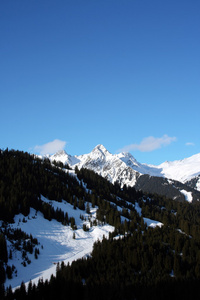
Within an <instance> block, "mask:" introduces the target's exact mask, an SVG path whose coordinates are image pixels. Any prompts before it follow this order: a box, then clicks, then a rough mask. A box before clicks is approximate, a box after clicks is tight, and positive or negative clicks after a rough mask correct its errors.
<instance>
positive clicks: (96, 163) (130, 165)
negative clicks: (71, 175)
mask: <svg viewBox="0 0 200 300" xmlns="http://www.w3.org/2000/svg"><path fill="white" fill-rule="evenodd" d="M49 158H50V159H51V160H56V161H61V162H63V163H64V164H65V163H67V164H69V166H70V167H72V168H74V167H75V166H77V167H78V168H81V167H84V168H88V169H91V170H93V171H95V172H96V173H98V174H99V175H101V176H103V177H105V178H107V179H108V180H109V181H111V182H112V183H114V182H116V181H117V182H119V183H120V184H121V185H122V186H123V185H124V184H126V185H128V186H134V185H135V184H136V181H137V179H138V178H139V177H140V176H141V175H150V176H156V177H163V178H168V179H173V180H176V181H180V182H181V183H184V184H185V183H187V182H189V181H191V180H192V179H194V178H196V185H195V186H193V188H195V189H197V190H199V191H200V178H199V176H200V153H199V154H196V155H193V156H191V157H189V158H185V159H183V160H176V161H173V162H168V161H166V162H164V163H162V164H160V165H158V166H155V165H148V164H141V163H139V162H138V161H137V160H136V159H135V158H134V157H133V156H132V154H130V153H125V152H123V153H119V154H111V153H110V152H109V151H108V150H107V149H106V148H105V147H104V146H103V145H97V146H96V147H95V148H94V149H93V150H92V151H91V152H90V153H88V154H83V155H80V156H71V155H68V154H67V153H66V152H65V151H60V152H58V153H56V154H54V155H52V156H49Z"/></svg>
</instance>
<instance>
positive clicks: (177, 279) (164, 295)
mask: <svg viewBox="0 0 200 300" xmlns="http://www.w3.org/2000/svg"><path fill="white" fill-rule="evenodd" d="M42 196H43V197H46V198H47V199H51V200H56V201H59V202H61V201H63V200H65V201H66V202H68V203H70V204H71V205H73V207H74V209H76V208H79V209H81V210H82V211H88V213H89V205H88V203H90V204H91V206H92V207H97V213H96V217H97V219H96V220H93V221H91V227H90V228H92V226H101V225H102V224H105V223H108V224H110V225H113V226H114V227H115V231H114V232H113V233H112V234H110V236H109V239H106V238H104V239H103V241H102V242H100V241H98V242H96V243H95V244H94V248H93V252H92V254H91V256H89V257H87V258H86V257H85V258H82V259H79V260H77V261H75V262H73V263H72V265H67V266H65V265H64V264H63V263H61V264H58V265H57V273H56V276H53V275H52V277H51V279H50V281H45V282H44V281H42V280H41V281H40V282H39V283H38V286H36V285H34V284H32V283H31V282H30V284H29V287H28V290H27V291H26V289H25V285H24V283H23V282H22V284H21V287H20V288H19V289H16V290H15V291H14V292H13V291H12V289H11V288H8V289H6V290H5V289H4V286H3V283H4V281H5V279H6V278H8V276H12V275H13V272H14V267H13V269H12V268H11V266H9V265H8V257H9V256H11V255H12V253H8V251H7V249H8V247H7V242H8V241H9V242H13V241H15V243H14V242H13V243H14V244H16V241H17V240H20V241H21V243H23V247H24V251H25V252H24V253H26V252H27V251H36V252H35V253H36V259H37V255H39V253H38V252H37V250H36V249H38V246H37V245H38V241H37V240H36V239H34V237H31V236H27V235H26V234H25V233H23V232H11V231H10V229H9V224H10V223H12V222H14V216H15V215H16V214H19V213H22V214H23V215H24V216H28V215H29V212H30V208H31V207H32V208H34V209H35V210H36V211H40V212H41V213H43V215H44V218H46V219H48V220H51V219H56V220H57V221H58V222H61V223H62V224H63V225H70V226H71V227H73V229H74V231H76V224H75V221H74V219H73V217H72V216H70V215H68V214H67V213H64V212H63V211H62V210H55V209H54V208H53V206H52V205H50V204H49V203H46V202H44V201H42ZM80 217H81V216H80ZM144 218H149V219H152V220H156V221H159V222H161V223H162V224H163V225H162V226H160V227H156V228H151V227H148V226H147V224H146V223H145V220H146V219H144ZM0 220H1V232H0V263H1V264H0V274H1V276H0V280H1V291H0V293H1V294H0V298H1V299H12V300H14V299H16V300H17V299H79V298H81V299H169V297H170V299H173V297H175V298H176V299H188V298H189V297H190V298H191V297H193V298H194V299H198V297H197V296H196V295H199V296H200V204H199V202H196V203H195V204H191V203H188V202H186V201H183V202H179V201H174V200H171V199H167V198H166V197H163V196H159V195H156V194H147V193H143V192H142V191H136V190H135V189H134V188H131V187H126V186H124V187H123V189H122V188H121V187H120V186H119V185H118V184H114V185H112V184H111V183H110V182H108V181H107V180H106V179H104V178H102V177H101V176H99V175H97V174H96V173H94V172H93V171H90V170H88V169H81V170H78V168H76V169H75V171H73V172H72V171H71V170H69V167H68V166H67V165H63V164H62V163H58V162H57V163H56V162H54V163H50V161H49V160H48V159H43V160H41V159H39V158H37V157H35V156H34V155H30V154H28V153H24V152H20V151H14V150H10V151H9V150H8V149H6V150H4V151H3V150H2V151H0ZM90 228H87V227H85V228H84V230H90ZM27 241H29V243H28V244H26V243H25V242H27ZM16 246H17V244H16ZM18 247H19V244H18ZM24 255H25V254H24ZM26 263H28V262H27V261H26Z"/></svg>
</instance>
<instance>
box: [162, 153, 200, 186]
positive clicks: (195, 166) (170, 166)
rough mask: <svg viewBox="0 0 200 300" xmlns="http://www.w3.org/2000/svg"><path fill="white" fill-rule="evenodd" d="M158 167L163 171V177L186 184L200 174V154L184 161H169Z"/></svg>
mask: <svg viewBox="0 0 200 300" xmlns="http://www.w3.org/2000/svg"><path fill="white" fill-rule="evenodd" d="M158 167H160V168H161V169H162V172H161V173H162V175H163V176H165V177H167V178H171V179H174V180H178V181H180V182H183V183H185V182H186V181H188V180H190V179H192V178H193V177H195V176H197V175H199V174H200V153H198V154H195V155H193V156H191V157H188V158H185V159H182V160H176V161H173V162H168V161H167V162H164V163H162V164H161V165H159V166H158Z"/></svg>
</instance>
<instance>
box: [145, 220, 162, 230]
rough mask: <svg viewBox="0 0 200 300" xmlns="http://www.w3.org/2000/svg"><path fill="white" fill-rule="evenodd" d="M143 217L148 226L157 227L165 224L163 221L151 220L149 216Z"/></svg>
mask: <svg viewBox="0 0 200 300" xmlns="http://www.w3.org/2000/svg"><path fill="white" fill-rule="evenodd" d="M143 219H144V223H146V224H147V227H152V228H155V227H156V226H158V227H162V226H163V223H161V222H158V221H155V220H151V219H148V218H143Z"/></svg>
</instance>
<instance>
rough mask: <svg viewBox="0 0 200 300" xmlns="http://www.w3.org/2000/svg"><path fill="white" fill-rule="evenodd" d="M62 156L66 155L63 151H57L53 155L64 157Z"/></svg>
mask: <svg viewBox="0 0 200 300" xmlns="http://www.w3.org/2000/svg"><path fill="white" fill-rule="evenodd" d="M64 155H67V152H66V151H65V150H59V151H57V152H56V153H55V154H54V156H64Z"/></svg>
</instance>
